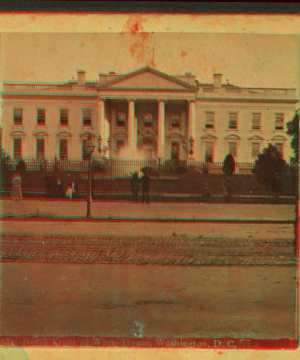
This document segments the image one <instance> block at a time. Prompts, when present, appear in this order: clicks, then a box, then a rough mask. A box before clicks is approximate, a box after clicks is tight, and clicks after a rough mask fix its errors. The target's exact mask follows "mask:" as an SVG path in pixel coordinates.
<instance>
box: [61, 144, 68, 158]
mask: <svg viewBox="0 0 300 360" xmlns="http://www.w3.org/2000/svg"><path fill="white" fill-rule="evenodd" d="M67 157H68V140H67V139H59V158H60V159H62V160H63V159H66V158H67Z"/></svg>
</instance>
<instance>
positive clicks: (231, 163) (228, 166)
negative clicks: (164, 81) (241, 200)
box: [222, 154, 235, 201]
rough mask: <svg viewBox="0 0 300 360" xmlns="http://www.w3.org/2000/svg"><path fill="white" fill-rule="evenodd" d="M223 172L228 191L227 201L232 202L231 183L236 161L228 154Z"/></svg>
mask: <svg viewBox="0 0 300 360" xmlns="http://www.w3.org/2000/svg"><path fill="white" fill-rule="evenodd" d="M222 170H223V173H224V176H225V178H224V186H225V189H226V195H225V200H226V201H230V199H231V195H232V183H231V181H230V178H231V176H232V174H233V173H234V171H235V160H234V157H233V156H232V155H231V154H227V155H226V156H225V159H224V161H223V167H222Z"/></svg>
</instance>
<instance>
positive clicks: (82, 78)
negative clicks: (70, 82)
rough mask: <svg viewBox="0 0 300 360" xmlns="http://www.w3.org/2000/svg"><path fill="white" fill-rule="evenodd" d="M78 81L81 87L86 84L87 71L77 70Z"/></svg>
mask: <svg viewBox="0 0 300 360" xmlns="http://www.w3.org/2000/svg"><path fill="white" fill-rule="evenodd" d="M77 80H78V84H79V85H82V84H84V83H85V70H77Z"/></svg>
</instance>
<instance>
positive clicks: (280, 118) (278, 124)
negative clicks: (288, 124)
mask: <svg viewBox="0 0 300 360" xmlns="http://www.w3.org/2000/svg"><path fill="white" fill-rule="evenodd" d="M283 129H284V115H283V114H276V115H275V130H283Z"/></svg>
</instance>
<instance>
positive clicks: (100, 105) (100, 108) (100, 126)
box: [98, 99, 105, 139]
mask: <svg viewBox="0 0 300 360" xmlns="http://www.w3.org/2000/svg"><path fill="white" fill-rule="evenodd" d="M104 116H105V109H104V99H98V129H99V133H100V136H101V138H102V139H104Z"/></svg>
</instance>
